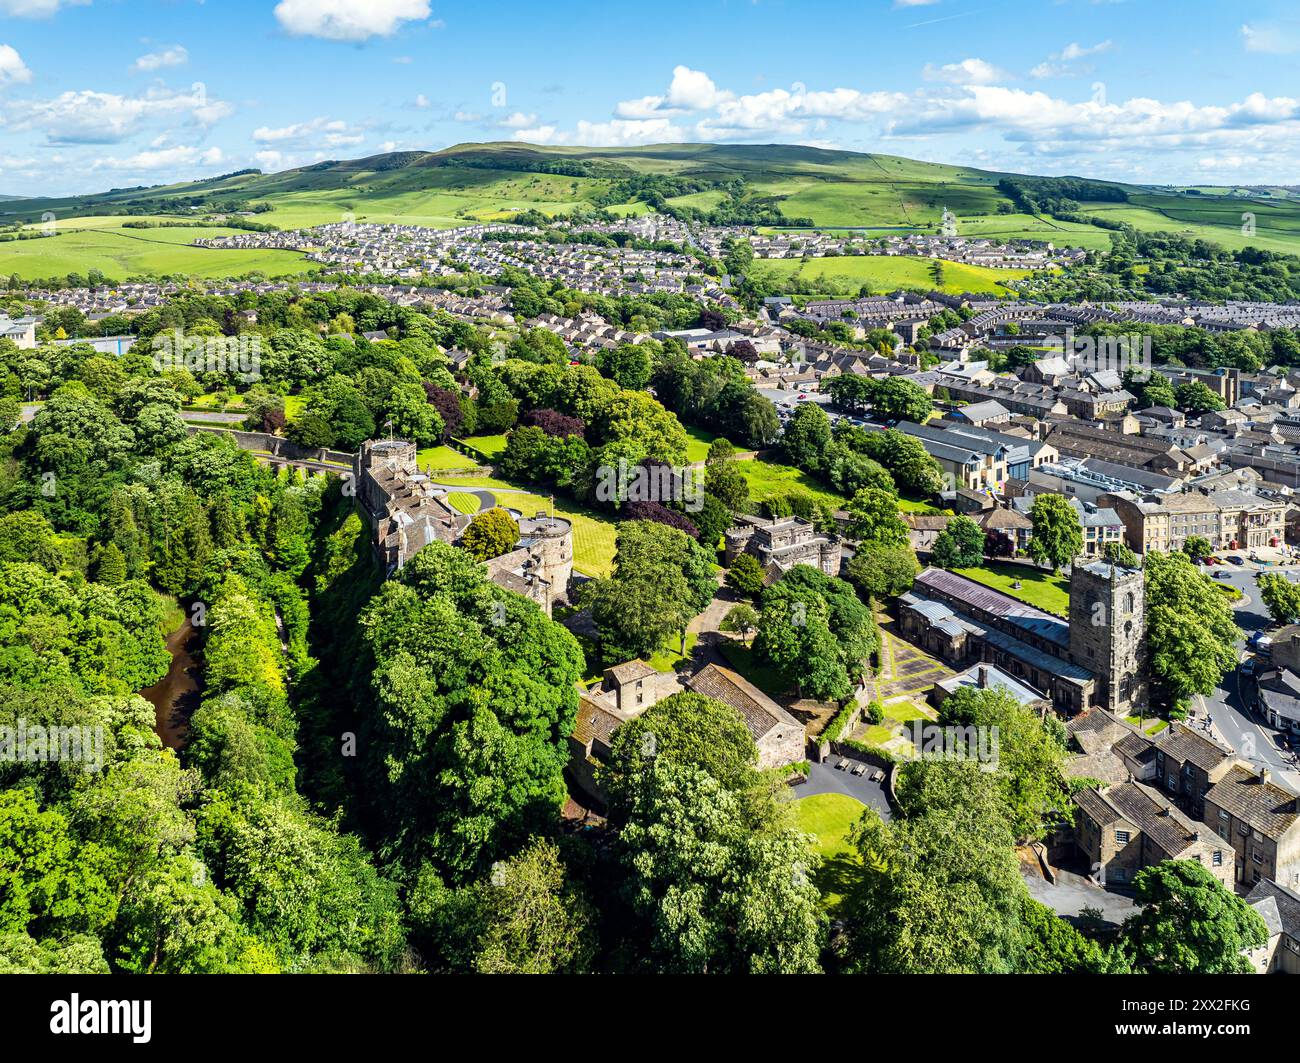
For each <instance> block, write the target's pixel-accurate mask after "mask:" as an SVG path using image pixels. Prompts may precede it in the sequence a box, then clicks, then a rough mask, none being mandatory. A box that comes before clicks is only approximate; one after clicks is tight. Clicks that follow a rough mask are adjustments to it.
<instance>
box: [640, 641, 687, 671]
mask: <svg viewBox="0 0 1300 1063" xmlns="http://www.w3.org/2000/svg"><path fill="white" fill-rule="evenodd" d="M699 638H700V635H699V632H697V631H688V632H687V633H686V652H685V653H678V652H677V651H678V648H679V647H680V646H681V642H680V641H679V640H677V639H673V641H672V643H671V647H670V648H669V649H664V650H660V651H659V652H658V653H656V654H655V655H654V656H652V657H651V658H650V660H648V661H647V662H646V664H648V665H649V666H650V667H651V668H653V669H655V671H658V672H671V671H673V670H674V669H675V668H676V666H677V662H678V661H685V660H687V659H689V658H690V656H691V653H692V651H694V649H695V643H696V642H698V641H699Z"/></svg>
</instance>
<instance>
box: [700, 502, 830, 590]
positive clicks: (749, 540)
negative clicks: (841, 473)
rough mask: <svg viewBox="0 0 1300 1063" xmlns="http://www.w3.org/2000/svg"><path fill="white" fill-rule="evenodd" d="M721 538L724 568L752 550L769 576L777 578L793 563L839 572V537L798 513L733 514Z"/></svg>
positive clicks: (826, 571)
mask: <svg viewBox="0 0 1300 1063" xmlns="http://www.w3.org/2000/svg"><path fill="white" fill-rule="evenodd" d="M725 541H726V563H727V567H728V568H730V567H731V563H732V562H733V561H735V560H736V558H737V557H739V556H740V555H741V554H752V555H753V556H754V557H756V558H757V559H758V562H759V564H761V565H762V566H763V571H764V573H765V574H766V575H767V578H768V579H769V580H777V579H780V578H781V576H783V575H784V574H785V573H786V572H788V571H789V570H790V569H791V568H793V567H794V566H795V565H811V566H812V567H813V568H817V569H821V571H822V572H824V573H826V575H828V576H838V575H839V573H840V544H839V540H837V539H835V538H833V537H829V536H825V535H822V534H821V533H820V532H818V531H817V529H816V528H815V527H814V526H813V525H812V524H811V523H810V522H809V521H806V520H804V519H803V518H802V517H778V518H776V519H767V518H765V517H749V516H741V517H737V518H736V523H735V525H733V526H732V528H731V529H730V530H729V531H728V532H727V534H726V540H725Z"/></svg>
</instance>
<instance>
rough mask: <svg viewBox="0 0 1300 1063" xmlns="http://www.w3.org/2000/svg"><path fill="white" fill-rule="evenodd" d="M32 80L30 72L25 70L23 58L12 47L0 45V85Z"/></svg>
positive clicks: (25, 65)
mask: <svg viewBox="0 0 1300 1063" xmlns="http://www.w3.org/2000/svg"><path fill="white" fill-rule="evenodd" d="M31 80H32V72H31V71H30V70H28V69H27V64H26V63H24V62H23V57H22V56H21V55H19V54H18V52H17V51H16V50H15V49H14V48H13V46H12V45H8V44H0V85H9V84H13V83H15V82H26V81H31Z"/></svg>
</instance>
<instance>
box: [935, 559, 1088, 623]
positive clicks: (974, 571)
mask: <svg viewBox="0 0 1300 1063" xmlns="http://www.w3.org/2000/svg"><path fill="white" fill-rule="evenodd" d="M953 571H954V572H956V573H957V574H958V575H959V576H965V577H966V578H967V579H973V580H975V582H976V583H983V584H984V585H985V586H986V587H992V588H993V589H994V590H997V591H1001V592H1002V593H1003V594H1006V595H1009V596H1010V597H1012V598H1018V599H1019V600H1020V601H1022V602H1026V603H1027V604H1029V605H1033V606H1037V607H1038V608H1039V609H1043V610H1045V611H1046V612H1049V613H1055V614H1056V615H1057V616H1069V615H1070V581H1069V580H1067V579H1065V578H1064V577H1063V576H1053V575H1052V574H1051V573H1050V572H1046V571H1044V570H1043V569H1037V568H1031V567H1030V566H1028V565H1013V564H1010V563H1008V562H1005V561H986V562H985V563H984V564H983V565H981V566H980V567H979V568H958V569H954V570H953ZM1017 580H1019V581H1020V589H1019V590H1015V589H1014V588H1013V587H1012V584H1013V583H1015V582H1016V581H1017Z"/></svg>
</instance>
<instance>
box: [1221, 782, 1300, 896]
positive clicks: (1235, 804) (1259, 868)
mask: <svg viewBox="0 0 1300 1063" xmlns="http://www.w3.org/2000/svg"><path fill="white" fill-rule="evenodd" d="M1201 818H1202V819H1203V820H1204V822H1205V823H1206V824H1208V825H1209V826H1210V827H1211V828H1213V829H1214V830H1215V831H1217V832H1218V834H1219V836H1220V837H1221V838H1223V839H1224V840H1225V841H1227V842H1229V844H1231V845H1232V847H1233V849H1234V850H1235V851H1236V881H1237V882H1239V883H1242V884H1243V885H1244V886H1253V885H1254V884H1255V883H1257V882H1259V881H1260V880H1261V879H1265V878H1269V879H1272V880H1273V881H1274V882H1277V883H1279V884H1281V885H1284V886H1287V887H1289V888H1294V887H1296V886H1300V809H1298V808H1297V799H1296V795H1295V794H1293V793H1291V791H1290V790H1284V789H1283V788H1282V787H1280V786H1278V785H1277V784H1276V783H1274V782H1273V781H1272V780H1271V779H1270V777H1269V772H1268V770H1267V769H1265V770H1264V771H1263V773H1262V774H1260V775H1256V774H1255V773H1254V772H1252V771H1251V770H1250V769H1249V768H1245V767H1243V766H1241V765H1240V764H1234V765H1233V766H1232V768H1231V769H1230V770H1229V771H1228V772H1226V773H1225V774H1224V775H1223V777H1222V778H1220V779H1219V781H1218V782H1216V783H1215V784H1214V785H1213V786H1211V787H1210V789H1209V791H1208V792H1207V793H1206V794H1205V799H1204V809H1203V814H1202V817H1201Z"/></svg>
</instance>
